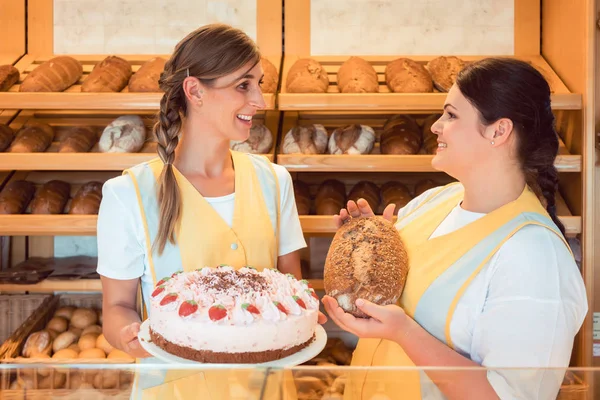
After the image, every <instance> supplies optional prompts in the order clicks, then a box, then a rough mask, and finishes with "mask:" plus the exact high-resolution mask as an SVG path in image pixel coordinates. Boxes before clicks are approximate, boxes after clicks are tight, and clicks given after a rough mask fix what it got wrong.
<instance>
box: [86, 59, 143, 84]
mask: <svg viewBox="0 0 600 400" xmlns="http://www.w3.org/2000/svg"><path fill="white" fill-rule="evenodd" d="M131 73H132V71H131V65H130V64H129V63H128V62H127V61H125V60H124V59H122V58H121V57H117V56H108V57H106V58H105V59H104V60H102V61H100V62H99V63H98V64H96V65H95V66H94V69H93V70H92V72H91V73H90V74H89V75H88V77H87V78H86V79H85V80H84V81H83V83H82V84H81V91H82V92H120V91H121V90H123V88H125V86H127V83H128V82H129V78H130V77H131Z"/></svg>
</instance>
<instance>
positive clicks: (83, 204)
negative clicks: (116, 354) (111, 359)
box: [69, 182, 102, 328]
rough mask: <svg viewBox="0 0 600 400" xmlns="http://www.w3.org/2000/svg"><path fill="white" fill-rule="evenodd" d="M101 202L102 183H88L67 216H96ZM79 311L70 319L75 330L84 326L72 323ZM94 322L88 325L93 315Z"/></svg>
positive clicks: (77, 196) (80, 191)
mask: <svg viewBox="0 0 600 400" xmlns="http://www.w3.org/2000/svg"><path fill="white" fill-rule="evenodd" d="M101 201H102V183H100V182H88V183H86V184H85V185H83V186H81V187H80V188H79V190H78V191H77V193H75V196H74V197H73V201H72V202H71V207H70V210H69V214H80V215H92V214H98V210H99V209H100V202H101ZM78 311H79V310H75V312H74V313H73V317H72V318H71V324H73V326H75V327H76V328H85V327H86V326H87V325H85V326H79V324H77V323H75V322H74V319H75V316H76V315H79V314H77V312H78ZM94 316H95V318H94V322H92V323H90V324H89V325H93V324H95V323H96V320H97V316H96V313H94Z"/></svg>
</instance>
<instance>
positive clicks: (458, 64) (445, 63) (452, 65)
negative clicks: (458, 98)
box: [427, 56, 466, 92]
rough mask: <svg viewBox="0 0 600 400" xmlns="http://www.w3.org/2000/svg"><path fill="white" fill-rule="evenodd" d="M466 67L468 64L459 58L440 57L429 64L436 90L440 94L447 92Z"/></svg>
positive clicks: (428, 67) (428, 68)
mask: <svg viewBox="0 0 600 400" xmlns="http://www.w3.org/2000/svg"><path fill="white" fill-rule="evenodd" d="M465 65H466V63H465V62H464V61H463V60H461V59H460V58H458V57H455V56H449V57H446V56H439V57H436V58H434V59H433V60H431V61H429V62H428V63H427V70H428V71H429V74H430V75H431V78H432V80H433V85H434V86H435V88H436V89H437V90H439V91H440V92H447V91H449V90H450V88H451V87H452V85H454V82H455V81H456V76H457V75H458V73H459V72H460V70H461V69H463V68H464V67H465Z"/></svg>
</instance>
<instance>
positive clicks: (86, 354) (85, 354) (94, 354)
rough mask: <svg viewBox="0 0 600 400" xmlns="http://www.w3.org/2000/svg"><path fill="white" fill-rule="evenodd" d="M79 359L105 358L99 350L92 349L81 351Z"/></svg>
mask: <svg viewBox="0 0 600 400" xmlns="http://www.w3.org/2000/svg"><path fill="white" fill-rule="evenodd" d="M79 358H106V354H104V352H103V351H102V350H101V349H98V348H96V347H94V348H91V349H87V350H81V353H79Z"/></svg>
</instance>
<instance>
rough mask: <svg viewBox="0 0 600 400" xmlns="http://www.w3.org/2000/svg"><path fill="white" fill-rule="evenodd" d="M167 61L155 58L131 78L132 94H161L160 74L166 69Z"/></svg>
mask: <svg viewBox="0 0 600 400" xmlns="http://www.w3.org/2000/svg"><path fill="white" fill-rule="evenodd" d="M166 62H167V60H165V59H164V58H162V57H154V58H152V59H150V60H148V61H146V62H145V63H143V64H142V65H141V66H140V68H139V69H138V70H137V72H136V73H135V74H133V75H131V78H129V84H128V86H129V87H128V90H129V91H130V92H161V90H160V87H159V85H158V80H159V78H160V74H161V73H162V72H163V71H164V69H165V64H166Z"/></svg>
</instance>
